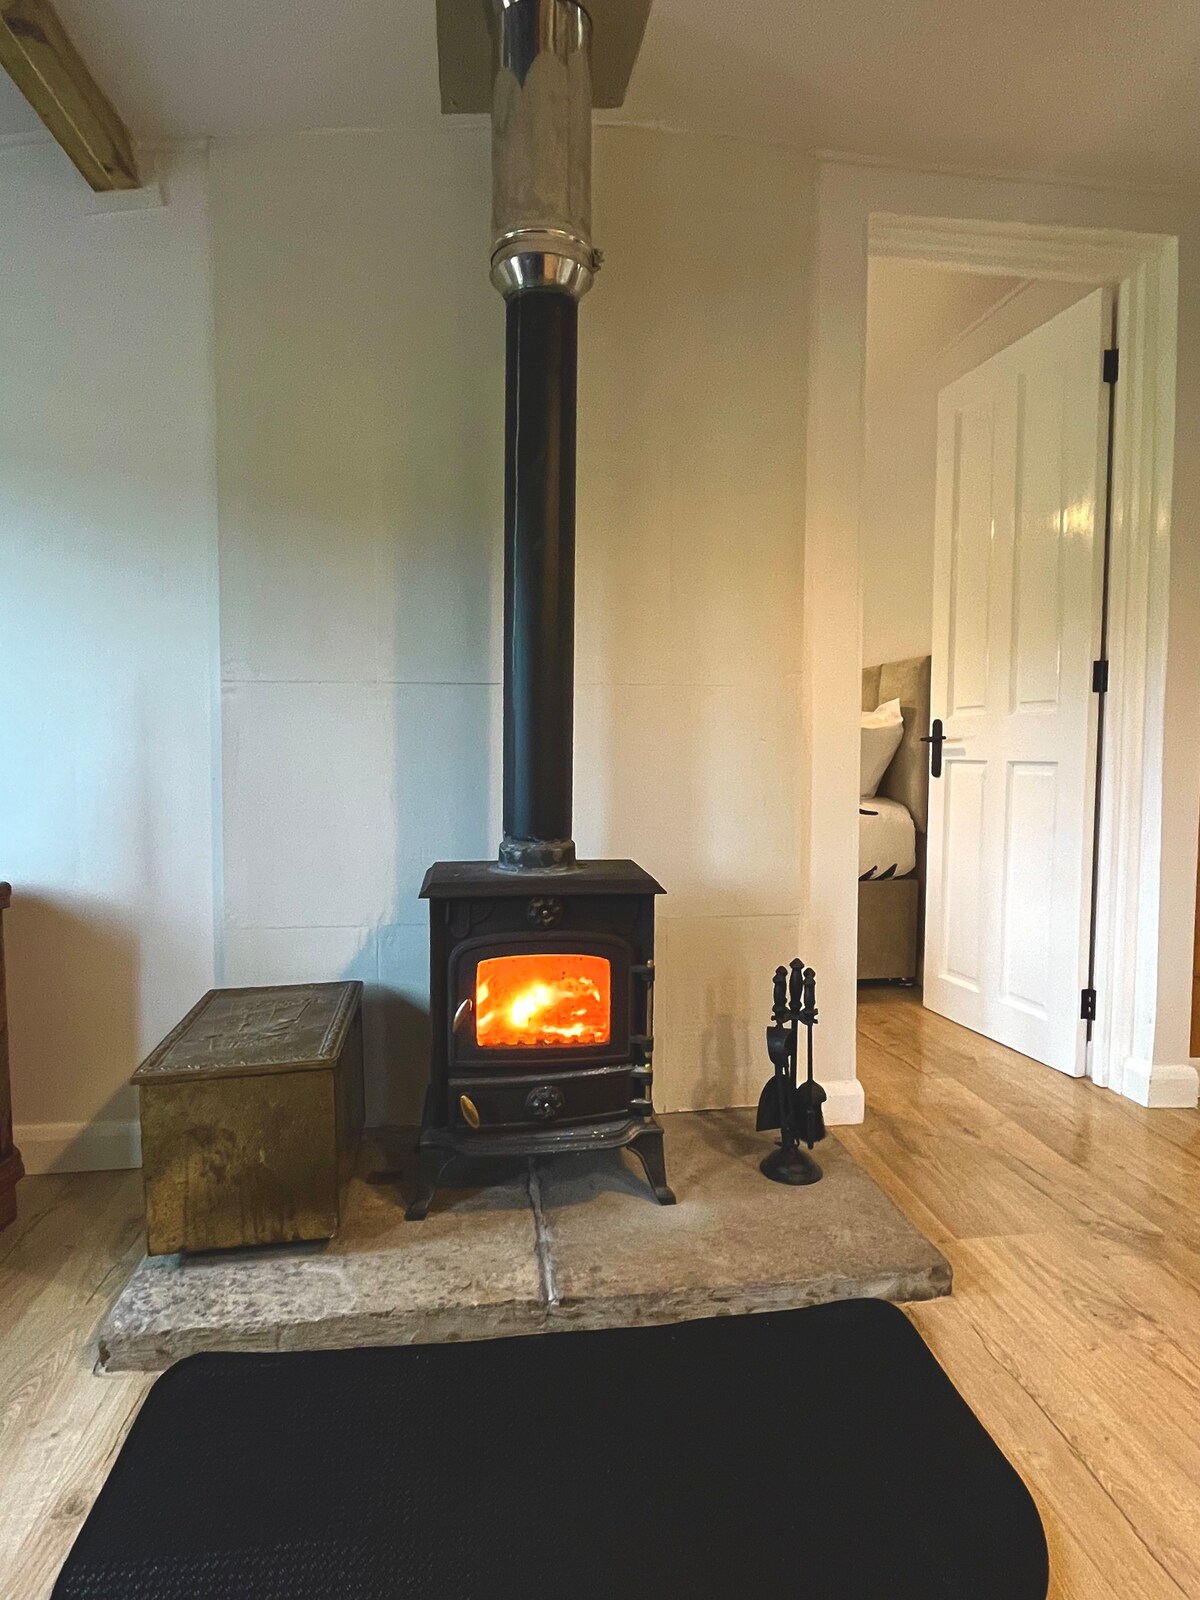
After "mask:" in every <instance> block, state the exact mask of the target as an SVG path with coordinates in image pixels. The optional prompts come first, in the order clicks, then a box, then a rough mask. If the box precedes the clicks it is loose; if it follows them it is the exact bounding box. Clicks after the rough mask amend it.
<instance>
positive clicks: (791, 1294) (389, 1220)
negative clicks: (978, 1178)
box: [98, 1111, 950, 1372]
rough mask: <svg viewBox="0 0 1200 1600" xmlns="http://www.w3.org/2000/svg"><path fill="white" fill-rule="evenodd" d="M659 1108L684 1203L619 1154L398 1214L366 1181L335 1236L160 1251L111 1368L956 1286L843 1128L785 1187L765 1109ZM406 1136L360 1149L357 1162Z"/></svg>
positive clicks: (131, 1307) (613, 1323)
mask: <svg viewBox="0 0 1200 1600" xmlns="http://www.w3.org/2000/svg"><path fill="white" fill-rule="evenodd" d="M663 1123H664V1126H665V1129H666V1150H667V1172H668V1176H669V1178H670V1181H671V1183H672V1185H673V1187H674V1188H675V1190H676V1193H677V1194H678V1195H679V1204H678V1205H677V1206H674V1207H670V1206H667V1207H660V1206H659V1205H657V1204H656V1203H655V1201H654V1199H653V1197H652V1196H651V1194H650V1192H649V1189H648V1188H647V1186H646V1183H645V1180H644V1178H643V1177H642V1173H641V1169H640V1167H638V1166H637V1165H636V1163H634V1162H633V1161H632V1160H631V1158H629V1157H628V1156H623V1155H621V1154H619V1153H612V1152H606V1153H600V1154H596V1155H593V1156H561V1157H558V1158H556V1159H549V1160H543V1161H539V1162H537V1163H536V1165H535V1166H533V1167H532V1168H531V1167H529V1166H527V1165H526V1164H524V1163H522V1164H519V1165H513V1164H510V1165H508V1166H506V1167H503V1168H499V1167H498V1168H497V1169H496V1171H495V1173H494V1177H495V1179H496V1182H495V1183H494V1185H493V1186H492V1187H489V1188H486V1189H466V1188H463V1189H454V1188H447V1189H445V1190H440V1191H439V1193H438V1197H437V1199H436V1200H435V1202H434V1206H433V1208H432V1209H431V1211H430V1213H429V1216H428V1217H427V1218H426V1220H425V1221H424V1222H421V1223H406V1222H405V1221H404V1212H403V1199H402V1196H401V1189H400V1187H397V1186H396V1185H393V1184H373V1183H370V1182H369V1181H367V1180H366V1179H365V1178H360V1179H357V1180H356V1181H355V1183H354V1184H353V1185H352V1186H351V1190H350V1194H349V1197H348V1201H347V1207H346V1221H345V1225H344V1227H343V1230H342V1233H341V1234H340V1235H339V1237H338V1238H337V1239H335V1240H333V1241H331V1242H330V1243H329V1244H328V1245H324V1246H296V1247H294V1248H280V1249H275V1250H270V1251H261V1250H258V1251H252V1252H242V1251H238V1252H231V1253H226V1254H221V1255H211V1256H202V1257H187V1258H181V1257H179V1256H162V1257H158V1258H150V1257H148V1258H147V1259H146V1260H144V1261H143V1262H142V1263H141V1265H140V1266H139V1267H138V1268H137V1270H136V1271H135V1273H134V1275H133V1277H132V1278H131V1280H130V1282H129V1284H128V1286H127V1287H126V1289H125V1290H124V1292H123V1293H122V1294H121V1296H120V1297H119V1299H118V1300H117V1302H116V1304H115V1306H114V1307H113V1309H112V1311H111V1312H110V1314H109V1316H108V1317H107V1318H106V1320H105V1322H104V1323H103V1325H102V1326H101V1329H100V1332H99V1336H98V1343H99V1366H100V1368H101V1369H102V1370H105V1371H109V1372H119V1371H133V1370H138V1371H157V1370H159V1369H161V1368H163V1367H165V1366H168V1365H170V1363H171V1362H172V1361H176V1360H179V1359H180V1358H181V1357H182V1356H186V1355H191V1354H193V1353H194V1352H196V1351H199V1350H293V1349H321V1348H342V1347H346V1346H354V1345H368V1344H376V1345H378V1344H410V1343H431V1342H436V1341H440V1340H447V1339H487V1338H494V1337H498V1336H501V1335H506V1334H517V1333H531V1332H538V1331H544V1330H547V1329H554V1328H559V1327H562V1328H571V1327H588V1328H595V1327H619V1326H629V1325H633V1324H638V1323H647V1322H672V1321H677V1320H681V1319H686V1318H691V1317H703V1316H712V1315H716V1314H720V1313H722V1312H744V1311H766V1310H773V1309H780V1308H784V1307H790V1306H803V1305H812V1304H815V1303H817V1302H819V1301H823V1300H840V1299H849V1298H854V1297H862V1296H876V1297H880V1298H884V1299H891V1300H924V1299H930V1298H933V1297H934V1296H936V1295H941V1294H947V1293H949V1290H950V1266H949V1263H948V1262H947V1261H946V1259H945V1257H944V1256H942V1255H941V1253H940V1252H939V1251H938V1250H936V1249H935V1248H934V1247H933V1245H931V1244H930V1243H929V1242H928V1240H926V1239H925V1238H924V1237H923V1236H922V1235H921V1234H920V1233H918V1232H917V1230H916V1229H915V1228H914V1227H913V1226H912V1225H911V1224H910V1223H909V1222H908V1221H907V1220H906V1219H905V1218H904V1217H903V1216H902V1215H901V1214H900V1212H899V1211H897V1210H896V1208H895V1206H893V1205H892V1203H891V1202H890V1201H889V1200H888V1199H887V1197H886V1196H885V1195H884V1194H883V1191H882V1190H881V1189H880V1188H879V1187H878V1185H877V1184H875V1182H874V1181H873V1180H872V1179H871V1178H869V1177H868V1176H867V1174H866V1173H865V1172H864V1171H863V1170H862V1169H861V1168H860V1167H859V1166H858V1165H857V1163H856V1162H855V1161H854V1160H853V1158H852V1157H851V1156H850V1155H848V1154H847V1152H846V1151H845V1150H844V1149H843V1148H842V1146H841V1145H840V1144H838V1142H837V1140H836V1138H830V1139H828V1140H826V1142H825V1143H824V1144H823V1145H822V1146H821V1148H820V1150H819V1151H818V1155H819V1158H820V1160H821V1163H822V1165H823V1166H824V1168H825V1178H824V1180H823V1181H822V1182H821V1183H818V1184H816V1185H814V1186H812V1187H810V1188H807V1189H788V1188H786V1187H784V1186H782V1185H779V1184H774V1183H769V1182H768V1181H767V1180H766V1179H765V1178H763V1177H762V1176H761V1175H760V1173H759V1172H758V1166H757V1163H758V1160H759V1158H760V1157H761V1156H762V1155H763V1153H764V1152H765V1150H766V1149H767V1148H769V1146H768V1144H767V1142H766V1140H765V1139H764V1138H763V1136H761V1135H757V1134H755V1133H754V1131H753V1113H751V1112H748V1111H713V1112H690V1113H683V1114H678V1115H674V1116H667V1117H664V1118H663ZM389 1142H393V1141H389ZM410 1145H411V1136H409V1137H406V1138H403V1139H401V1138H400V1137H399V1136H397V1137H396V1139H395V1140H394V1148H393V1150H390V1151H388V1152H387V1154H386V1155H385V1156H381V1153H380V1152H379V1150H377V1149H376V1150H372V1151H370V1152H368V1154H367V1161H366V1164H365V1170H367V1169H369V1168H371V1167H377V1166H379V1165H380V1163H381V1160H385V1161H386V1159H387V1156H394V1154H395V1152H396V1151H399V1150H407V1147H408V1146H410ZM409 1160H410V1158H409V1157H408V1156H407V1154H405V1155H402V1157H401V1161H400V1164H401V1165H402V1166H404V1165H407V1164H408V1162H409ZM468 1172H469V1173H470V1174H471V1177H472V1180H473V1181H477V1180H478V1175H479V1168H478V1167H477V1166H472V1167H469V1168H464V1169H463V1175H465V1174H466V1173H468ZM401 1187H402V1185H401Z"/></svg>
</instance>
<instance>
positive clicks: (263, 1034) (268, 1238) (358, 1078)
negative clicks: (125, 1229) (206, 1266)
mask: <svg viewBox="0 0 1200 1600" xmlns="http://www.w3.org/2000/svg"><path fill="white" fill-rule="evenodd" d="M133 1081H134V1083H135V1084H137V1086H138V1088H139V1090H140V1092H141V1115H142V1172H143V1177H144V1179H145V1185H146V1235H147V1249H148V1251H149V1253H150V1254H151V1255H152V1256H157V1255H167V1254H169V1253H171V1252H172V1251H176V1250H223V1249H229V1248H231V1247H234V1246H237V1245H266V1244H288V1243H294V1242H296V1241H299V1240H303V1239H328V1238H330V1237H332V1235H333V1234H334V1233H336V1232H337V1229H338V1224H339V1221H340V1219H341V1207H342V1202H343V1198H344V1195H345V1190H346V1185H347V1183H348V1182H349V1179H350V1176H351V1173H352V1172H353V1168H354V1160H355V1154H356V1151H357V1148H358V1139H359V1134H360V1132H361V1130H362V1121H363V1083H362V984H361V983H357V982H355V983H305V984H288V985H277V986H275V987H272V988H267V989H211V990H210V991H209V992H208V994H206V995H205V996H204V998H203V1000H201V1001H200V1003H199V1004H198V1005H197V1006H195V1007H193V1009H192V1010H191V1011H189V1012H188V1014H187V1016H186V1017H184V1019H183V1021H182V1022H181V1023H180V1024H179V1026H178V1027H177V1028H175V1029H173V1030H172V1032H171V1033H169V1034H168V1035H167V1037H166V1038H165V1039H164V1040H163V1042H162V1043H161V1044H160V1045H159V1046H158V1048H157V1049H156V1050H154V1051H153V1052H152V1053H151V1054H150V1055H149V1056H147V1058H146V1060H145V1061H143V1063H142V1065H141V1066H140V1067H139V1068H138V1069H137V1071H136V1072H135V1073H134V1075H133Z"/></svg>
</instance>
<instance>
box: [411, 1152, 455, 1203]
mask: <svg viewBox="0 0 1200 1600" xmlns="http://www.w3.org/2000/svg"><path fill="white" fill-rule="evenodd" d="M453 1157H454V1152H453V1151H452V1150H443V1149H442V1148H441V1147H440V1146H439V1145H436V1144H423V1145H421V1147H420V1148H419V1150H418V1151H417V1192H416V1194H415V1195H414V1196H413V1198H412V1201H411V1203H410V1205H409V1207H408V1210H407V1211H405V1213H404V1220H405V1221H406V1222H424V1220H425V1217H426V1214H427V1212H428V1211H429V1202H430V1201H431V1200H432V1199H433V1196H434V1193H435V1191H436V1190H437V1186H438V1184H439V1182H440V1181H441V1177H442V1173H443V1172H445V1170H446V1167H447V1166H448V1165H449V1163H450V1162H451V1161H452V1160H453Z"/></svg>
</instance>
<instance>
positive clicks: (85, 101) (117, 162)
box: [0, 0, 142, 193]
mask: <svg viewBox="0 0 1200 1600" xmlns="http://www.w3.org/2000/svg"><path fill="white" fill-rule="evenodd" d="M0 66H3V67H4V70H5V71H6V72H7V73H8V75H9V77H10V78H11V79H12V81H13V82H14V83H15V84H16V86H17V88H18V89H19V90H20V91H21V93H22V94H23V95H24V96H25V98H26V100H28V101H29V104H30V105H31V106H32V107H33V109H34V110H35V111H36V112H37V114H38V116H39V117H41V119H42V121H43V122H44V123H45V124H46V126H47V128H49V130H50V132H51V133H52V134H53V135H54V137H55V139H56V140H57V141H58V143H59V144H60V145H61V146H62V148H63V149H64V150H65V151H66V153H67V155H69V156H70V158H71V160H72V161H73V162H74V163H75V165H76V166H77V167H78V168H79V170H80V172H81V173H82V174H83V176H84V177H85V178H86V179H87V181H88V183H89V184H90V185H91V187H92V188H93V189H95V190H96V191H97V193H105V192H108V191H110V190H113V189H138V188H140V187H141V181H142V180H141V179H140V177H139V176H138V170H137V162H136V161H135V160H134V155H133V144H132V141H131V140H130V137H129V130H128V129H127V128H126V126H125V124H124V123H123V122H122V121H121V118H120V117H119V116H118V115H117V113H116V111H115V110H114V109H113V106H112V102H111V101H110V100H109V99H108V97H107V96H106V95H105V93H104V91H103V89H101V88H100V86H99V84H98V83H97V82H96V80H95V78H93V77H92V75H91V73H90V72H89V71H88V69H87V64H86V62H85V61H84V59H83V57H82V56H81V55H80V54H79V52H78V50H76V48H75V46H74V45H73V44H72V43H71V41H70V39H69V38H68V37H67V32H66V29H65V28H64V27H63V25H62V23H61V22H60V21H59V20H58V16H57V14H56V13H55V10H54V7H53V6H52V5H51V4H50V0H0Z"/></svg>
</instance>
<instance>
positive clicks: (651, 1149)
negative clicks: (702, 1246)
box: [628, 1122, 675, 1206]
mask: <svg viewBox="0 0 1200 1600" xmlns="http://www.w3.org/2000/svg"><path fill="white" fill-rule="evenodd" d="M628 1148H629V1149H630V1150H631V1151H632V1152H633V1154H634V1155H635V1156H636V1157H637V1158H638V1160H639V1161H640V1162H641V1163H642V1166H643V1167H644V1168H645V1169H646V1177H647V1178H648V1179H649V1182H650V1187H651V1188H652V1189H653V1190H654V1198H655V1199H656V1200H657V1201H658V1203H659V1205H660V1206H673V1205H674V1204H675V1191H674V1189H671V1188H669V1187H668V1185H667V1163H666V1159H665V1157H664V1156H663V1131H662V1129H661V1128H660V1127H659V1125H658V1123H657V1122H647V1123H646V1124H645V1126H644V1127H641V1128H639V1129H638V1131H637V1132H636V1133H635V1134H634V1136H633V1138H632V1139H631V1140H630V1141H629V1145H628Z"/></svg>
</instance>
